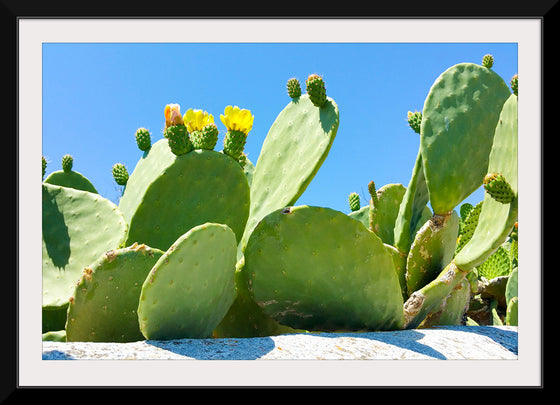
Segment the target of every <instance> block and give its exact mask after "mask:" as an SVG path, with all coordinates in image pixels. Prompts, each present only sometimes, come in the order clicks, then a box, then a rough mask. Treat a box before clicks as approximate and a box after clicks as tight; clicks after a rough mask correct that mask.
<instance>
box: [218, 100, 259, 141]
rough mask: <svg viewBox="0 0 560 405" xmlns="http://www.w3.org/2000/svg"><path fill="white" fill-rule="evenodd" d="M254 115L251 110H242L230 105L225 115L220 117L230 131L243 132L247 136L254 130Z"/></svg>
mask: <svg viewBox="0 0 560 405" xmlns="http://www.w3.org/2000/svg"><path fill="white" fill-rule="evenodd" d="M254 118H255V117H254V115H252V114H251V111H250V110H246V109H240V108H239V107H238V106H231V105H228V106H227V107H226V108H225V110H224V115H220V120H221V121H222V122H223V124H224V125H225V126H226V128H227V129H228V131H241V132H243V133H244V134H245V135H247V134H248V133H249V131H250V130H251V129H252V128H253V119H254Z"/></svg>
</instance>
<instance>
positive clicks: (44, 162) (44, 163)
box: [41, 156, 47, 179]
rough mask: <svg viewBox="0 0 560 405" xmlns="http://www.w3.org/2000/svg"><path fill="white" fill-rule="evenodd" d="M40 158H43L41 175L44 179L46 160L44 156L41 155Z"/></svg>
mask: <svg viewBox="0 0 560 405" xmlns="http://www.w3.org/2000/svg"><path fill="white" fill-rule="evenodd" d="M41 158H42V160H43V177H42V178H43V179H44V178H45V172H46V170H47V161H46V159H45V157H44V156H41Z"/></svg>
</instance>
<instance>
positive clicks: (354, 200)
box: [348, 193, 360, 211]
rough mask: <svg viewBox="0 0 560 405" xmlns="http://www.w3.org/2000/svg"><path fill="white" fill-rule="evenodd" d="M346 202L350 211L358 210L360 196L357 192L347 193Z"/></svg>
mask: <svg viewBox="0 0 560 405" xmlns="http://www.w3.org/2000/svg"><path fill="white" fill-rule="evenodd" d="M348 204H349V205H350V210H351V211H358V210H359V209H360V196H359V195H358V193H350V195H348Z"/></svg>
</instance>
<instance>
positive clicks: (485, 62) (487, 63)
mask: <svg viewBox="0 0 560 405" xmlns="http://www.w3.org/2000/svg"><path fill="white" fill-rule="evenodd" d="M482 66H484V67H485V68H487V69H490V68H491V67H492V66H494V57H493V56H492V55H484V56H483V57H482Z"/></svg>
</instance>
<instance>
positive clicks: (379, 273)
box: [242, 206, 403, 331]
mask: <svg viewBox="0 0 560 405" xmlns="http://www.w3.org/2000/svg"><path fill="white" fill-rule="evenodd" d="M340 235H346V237H345V238H340ZM277 252H281V254H278V253H277ZM319 269H320V275H321V276H320V277H317V274H318V273H317V272H318V270H319ZM242 272H243V273H244V275H245V277H246V278H247V279H248V280H249V281H248V285H249V286H250V291H251V294H252V296H253V298H254V299H255V301H256V302H257V303H258V305H259V306H261V307H262V308H263V310H264V311H265V313H267V314H269V315H270V316H272V317H273V318H275V319H277V320H278V321H279V322H280V323H281V324H283V325H288V326H290V327H293V328H301V329H307V330H323V331H324V330H327V331H337V330H362V329H368V330H389V329H395V328H397V329H398V328H400V327H401V326H402V322H403V317H402V296H401V289H400V285H399V281H398V279H397V275H396V273H395V271H394V267H393V262H392V258H391V256H390V255H389V253H388V252H387V250H386V249H385V247H384V245H383V242H382V241H381V239H380V238H379V237H378V236H376V235H375V234H374V233H372V232H370V231H368V230H367V229H366V228H365V227H364V226H362V225H361V224H360V223H358V222H357V221H355V220H353V219H351V218H349V217H348V216H347V215H345V214H343V213H341V212H338V211H335V210H331V209H328V208H323V207H310V206H298V207H289V208H285V209H280V210H276V211H274V212H272V213H270V214H269V215H267V216H266V217H265V218H263V220H262V221H260V222H259V224H258V225H257V227H256V228H255V230H254V231H253V232H252V234H251V237H250V238H249V242H248V244H247V248H246V251H245V266H244V267H243V270H242Z"/></svg>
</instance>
